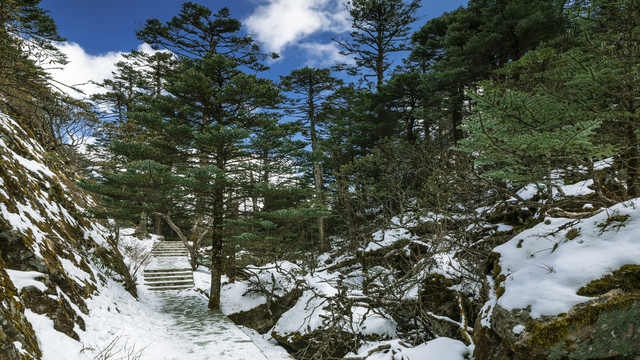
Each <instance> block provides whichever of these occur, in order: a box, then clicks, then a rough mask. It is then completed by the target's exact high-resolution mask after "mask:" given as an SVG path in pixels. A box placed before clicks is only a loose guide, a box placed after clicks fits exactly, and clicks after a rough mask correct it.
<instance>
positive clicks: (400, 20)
mask: <svg viewBox="0 0 640 360" xmlns="http://www.w3.org/2000/svg"><path fill="white" fill-rule="evenodd" d="M346 8H347V11H348V12H349V15H351V26H352V28H353V31H352V32H351V33H350V37H351V39H350V40H345V39H336V41H337V43H338V44H339V45H340V47H341V48H342V49H343V50H344V53H345V54H346V55H352V56H353V57H354V58H355V60H356V65H357V66H358V67H362V68H365V69H367V70H370V71H371V72H372V73H373V75H365V78H367V77H369V76H375V78H376V87H377V88H379V87H380V86H382V83H383V81H384V76H385V72H386V71H387V70H388V69H389V67H390V66H391V60H390V59H389V56H390V55H391V54H392V53H394V52H399V51H405V50H408V44H407V43H408V41H409V30H410V29H409V26H410V25H411V24H412V23H413V22H415V21H416V20H417V19H418V18H417V17H416V15H415V13H416V11H417V10H418V8H420V1H419V0H411V1H409V3H405V2H404V1H403V0H351V1H349V2H348V3H347V5H346Z"/></svg>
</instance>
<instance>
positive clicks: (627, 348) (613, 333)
mask: <svg viewBox="0 0 640 360" xmlns="http://www.w3.org/2000/svg"><path fill="white" fill-rule="evenodd" d="M639 290H640V266H638V265H625V266H623V267H621V268H620V269H618V270H617V271H614V272H613V273H612V274H610V275H606V276H604V277H602V278H601V279H598V280H595V281H592V282H591V283H589V284H587V285H586V286H584V287H583V288H581V289H580V290H579V291H578V294H579V295H582V296H591V297H594V299H593V300H591V301H588V302H585V303H582V304H578V305H576V306H574V307H573V308H571V310H569V312H567V313H566V314H559V315H557V316H543V317H540V318H537V319H532V318H531V317H530V316H529V311H528V309H518V310H511V311H508V310H505V309H503V308H502V307H501V306H499V305H494V307H493V309H492V311H493V313H492V316H491V325H490V327H486V326H483V325H482V321H478V323H477V324H476V329H475V343H476V348H475V351H474V358H475V359H476V360H502V359H504V360H506V359H516V360H517V359H611V360H613V359H616V360H625V359H638V357H640V321H639V320H638V319H640V291H639ZM519 324H526V325H519ZM517 326H521V328H520V329H518V331H515V332H514V329H517Z"/></svg>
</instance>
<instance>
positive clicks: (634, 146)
mask: <svg viewBox="0 0 640 360" xmlns="http://www.w3.org/2000/svg"><path fill="white" fill-rule="evenodd" d="M627 141H629V149H628V151H627V154H626V159H625V160H626V161H625V167H626V170H627V179H626V183H627V196H628V197H629V198H631V199H633V198H637V197H638V196H640V186H639V184H638V179H639V178H640V159H639V158H638V157H639V156H640V154H639V153H638V135H637V134H636V133H635V129H634V127H633V126H632V125H631V124H629V125H627Z"/></svg>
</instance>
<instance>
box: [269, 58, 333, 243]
mask: <svg viewBox="0 0 640 360" xmlns="http://www.w3.org/2000/svg"><path fill="white" fill-rule="evenodd" d="M280 81H281V86H282V88H283V89H284V91H288V92H291V93H293V94H295V96H296V97H292V98H290V101H291V105H292V106H291V107H290V108H289V109H290V111H291V113H292V114H295V115H297V116H298V117H300V118H301V120H302V121H303V124H302V125H303V134H304V135H306V137H307V138H308V139H309V141H310V143H311V159H312V163H313V183H314V188H315V194H316V200H317V203H318V205H319V206H321V207H324V206H326V195H325V185H324V178H323V171H322V162H323V160H324V159H323V158H324V152H323V151H322V150H321V149H320V130H321V124H322V118H321V109H322V106H323V103H324V102H325V101H326V100H327V97H328V96H329V95H330V93H331V90H333V89H335V88H336V87H338V86H340V85H341V84H342V81H341V80H339V79H337V78H335V77H333V76H331V70H329V69H312V68H309V67H306V68H302V69H298V70H293V71H291V73H290V74H289V75H287V76H283V77H281V79H280ZM318 241H319V244H320V250H321V251H326V250H327V241H326V219H324V218H319V219H318Z"/></svg>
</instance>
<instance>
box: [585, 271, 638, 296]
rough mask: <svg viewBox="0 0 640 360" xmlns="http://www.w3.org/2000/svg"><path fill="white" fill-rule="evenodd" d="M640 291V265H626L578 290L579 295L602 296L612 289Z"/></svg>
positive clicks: (627, 291)
mask: <svg viewBox="0 0 640 360" xmlns="http://www.w3.org/2000/svg"><path fill="white" fill-rule="evenodd" d="M615 289H620V290H622V291H624V292H626V293H640V265H624V266H622V267H621V268H620V269H618V270H616V271H614V272H613V273H612V274H610V275H606V276H604V277H602V278H600V279H598V280H594V281H592V282H590V283H588V284H587V285H585V286H583V287H582V288H580V290H578V295H582V296H600V295H604V294H606V293H608V292H610V291H611V290H615Z"/></svg>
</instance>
